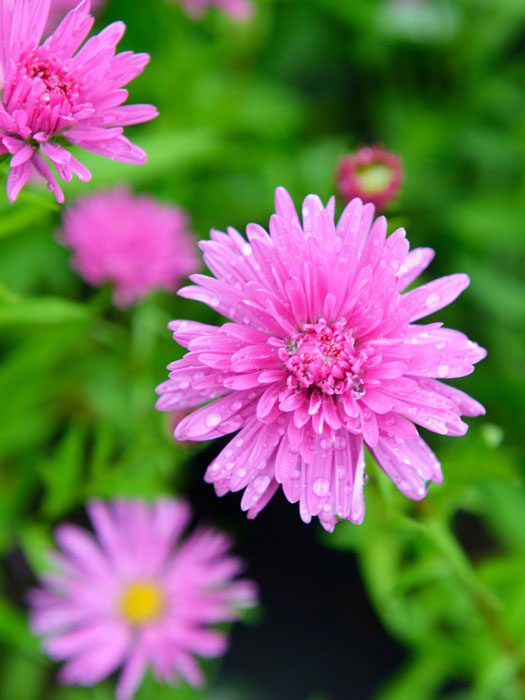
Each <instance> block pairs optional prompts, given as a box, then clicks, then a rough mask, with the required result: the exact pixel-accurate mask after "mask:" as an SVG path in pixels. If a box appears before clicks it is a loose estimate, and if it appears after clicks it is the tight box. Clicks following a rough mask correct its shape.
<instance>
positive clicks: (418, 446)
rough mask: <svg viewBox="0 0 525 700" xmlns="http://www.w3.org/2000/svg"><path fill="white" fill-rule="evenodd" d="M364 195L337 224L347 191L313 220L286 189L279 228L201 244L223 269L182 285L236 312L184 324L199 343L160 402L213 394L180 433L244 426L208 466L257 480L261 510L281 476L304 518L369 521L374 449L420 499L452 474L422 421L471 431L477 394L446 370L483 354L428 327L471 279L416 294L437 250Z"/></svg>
mask: <svg viewBox="0 0 525 700" xmlns="http://www.w3.org/2000/svg"><path fill="white" fill-rule="evenodd" d="M373 214H374V207H373V206H372V205H370V204H368V205H365V206H363V204H362V202H361V200H359V199H354V200H353V201H352V202H350V204H349V205H348V206H347V207H346V209H345V210H344V212H343V214H342V216H341V218H340V219H339V221H338V222H337V223H335V222H334V202H333V199H332V200H330V202H329V203H328V206H326V207H324V206H323V205H322V203H321V201H320V200H319V199H318V198H317V197H315V196H313V195H310V196H309V197H307V198H306V199H305V201H304V204H303V217H302V222H301V221H300V219H299V217H298V216H297V213H296V211H295V208H294V206H293V203H292V201H291V199H290V197H289V195H288V193H287V192H286V191H285V190H283V189H281V188H279V189H278V190H277V192H276V214H275V215H274V216H272V218H271V219H270V235H268V233H267V232H266V231H265V230H264V229H262V228H261V227H260V226H256V225H254V224H250V225H249V226H248V229H247V233H248V240H249V242H247V241H246V240H245V239H244V238H243V237H242V236H241V235H240V234H239V233H237V231H235V230H234V229H228V233H227V234H224V233H221V232H219V231H212V233H211V241H205V242H201V248H202V249H203V250H204V259H205V262H206V264H207V265H208V267H209V268H210V270H211V271H212V273H213V274H214V275H215V277H216V279H213V278H211V277H206V276H204V275H193V276H192V277H191V280H192V281H193V282H195V283H196V286H192V287H185V288H183V289H182V290H180V292H179V294H181V295H182V296H185V297H187V298H190V299H196V300H199V301H202V302H204V303H206V304H209V305H210V306H211V307H213V308H214V309H216V310H217V311H218V312H219V313H221V314H223V315H224V316H226V317H227V318H228V319H230V321H231V322H228V323H225V324H224V325H223V326H221V327H220V328H216V327H214V326H209V325H205V324H201V323H196V322H189V321H173V322H172V323H170V324H169V327H170V328H171V329H172V330H173V332H174V338H175V339H176V340H177V341H178V342H179V343H180V344H181V345H183V346H185V347H186V348H188V350H189V352H188V353H187V354H186V355H185V356H184V357H183V358H182V359H181V360H177V361H176V362H174V363H172V364H171V365H169V369H170V378H169V379H168V381H166V382H164V383H163V384H161V385H160V386H159V387H158V393H159V394H161V395H162V396H161V398H160V399H159V401H158V402H157V407H158V408H159V409H160V410H179V409H182V408H185V407H188V406H191V405H195V404H198V403H203V402H205V401H209V400H210V399H216V400H215V401H213V402H211V403H208V404H207V405H205V406H203V407H202V408H200V409H198V410H197V411H195V412H194V413H192V414H190V415H189V416H187V417H185V418H184V419H183V420H182V421H181V422H180V423H179V424H178V425H177V428H176V430H175V437H176V438H177V439H179V440H205V439H208V438H214V437H219V436H222V435H227V434H228V433H232V432H235V431H237V430H239V431H240V432H239V434H238V435H237V436H236V437H234V438H233V440H231V441H230V443H229V444H228V445H227V446H226V447H225V448H224V449H223V451H222V452H221V453H220V454H219V456H218V457H217V459H216V460H215V461H214V462H213V463H212V464H211V465H210V467H209V468H208V471H207V472H206V477H205V478H206V480H207V481H210V482H212V483H213V484H214V485H215V489H216V491H217V493H218V494H219V495H223V494H224V493H226V492H227V491H238V490H240V489H245V491H244V495H243V498H242V502H241V507H242V508H243V509H244V510H247V511H248V515H249V517H254V516H255V515H256V514H257V513H258V512H259V511H260V510H261V509H262V508H263V507H264V505H266V503H268V501H269V500H270V498H271V497H272V495H273V494H274V493H275V491H276V489H277V488H278V486H279V485H282V487H283V490H284V493H285V495H286V497H287V498H288V500H290V501H291V502H296V501H299V510H300V514H301V517H302V518H303V520H305V521H306V522H308V521H309V520H310V519H311V517H312V516H313V515H317V516H319V518H320V520H321V522H322V524H323V526H324V527H325V528H326V529H328V530H332V529H333V527H334V525H335V523H336V521H337V519H338V518H344V519H348V520H351V521H353V522H361V520H362V518H363V516H364V502H363V484H364V476H363V472H364V456H363V447H364V445H365V444H366V446H367V447H368V448H369V450H370V451H371V452H372V454H373V456H374V457H375V459H376V460H377V462H378V463H379V464H380V466H381V467H382V468H383V469H384V471H385V472H386V473H387V474H388V476H390V478H391V479H392V480H393V481H394V482H395V483H396V485H397V486H398V487H399V489H400V490H401V491H402V492H403V493H404V494H405V495H407V496H409V497H410V498H414V499H419V498H422V497H423V496H424V495H425V493H426V484H427V482H428V481H435V482H439V481H441V479H442V475H441V469H440V465H439V462H438V461H437V459H436V457H435V456H434V455H433V453H432V452H431V450H430V449H429V448H428V446H427V445H426V444H425V442H423V440H422V439H421V438H420V437H419V433H418V429H417V427H416V426H417V425H419V426H423V427H424V428H428V429H429V430H433V431H435V432H438V433H441V434H448V435H463V434H464V433H465V431H466V430H467V427H468V426H467V425H466V423H464V422H463V421H462V420H461V415H462V414H463V415H469V416H474V415H479V414H481V413H483V412H484V409H483V407H482V406H480V404H479V403H478V402H477V401H474V399H471V398H470V397H469V396H467V395H466V394H463V393H462V392H461V391H458V390H457V389H455V388H453V387H451V386H448V385H445V384H442V383H441V382H439V381H436V379H443V378H453V377H460V376H463V375H465V374H468V373H470V372H471V371H473V364H474V363H475V362H478V361H479V360H480V359H482V358H483V357H484V356H485V351H484V350H483V348H480V347H479V346H478V345H476V344H475V343H473V342H471V341H470V340H469V339H468V338H467V337H466V336H465V335H463V334H462V333H459V332H458V331H455V330H451V329H449V328H443V327H442V324H441V323H430V324H427V325H419V324H416V323H415V321H418V320H419V319H421V318H424V317H425V316H427V315H429V314H431V313H433V312H435V311H438V310H439V309H441V308H443V307H444V306H446V305H447V304H449V303H450V302H451V301H453V300H454V299H455V298H456V297H457V296H458V294H460V293H461V292H462V291H463V289H465V287H466V286H467V285H468V281H469V280H468V277H467V276H466V275H462V274H456V275H450V276H448V277H443V278H441V279H438V280H435V281H433V282H429V283H427V284H424V285H422V286H421V287H418V288H416V289H413V290H412V291H409V292H404V289H405V288H406V287H407V286H408V285H409V284H410V283H411V282H412V281H413V280H414V279H415V278H416V277H417V275H418V274H419V273H420V272H421V271H422V270H424V269H425V267H426V266H427V265H428V263H429V262H430V261H431V259H432V257H433V251H431V250H430V249H428V248H416V249H415V250H413V251H411V252H409V246H408V242H407V240H406V238H405V231H404V230H403V229H398V230H397V231H394V232H393V233H392V234H391V235H390V236H388V237H387V224H386V220H385V219H384V217H379V218H378V219H377V220H375V221H374V220H373Z"/></svg>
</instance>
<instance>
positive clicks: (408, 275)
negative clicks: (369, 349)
mask: <svg viewBox="0 0 525 700" xmlns="http://www.w3.org/2000/svg"><path fill="white" fill-rule="evenodd" d="M434 255H435V251H434V250H432V248H414V250H411V251H410V253H409V254H408V255H407V257H406V258H405V261H404V262H403V264H402V265H401V267H400V268H399V272H398V275H399V290H400V291H403V290H404V289H406V287H408V285H409V284H411V283H412V282H413V281H414V280H415V279H416V278H417V277H419V275H420V274H421V273H422V272H423V270H426V268H427V267H428V266H429V265H430V263H431V262H432V260H433V259H434Z"/></svg>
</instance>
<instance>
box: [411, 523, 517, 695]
mask: <svg viewBox="0 0 525 700" xmlns="http://www.w3.org/2000/svg"><path fill="white" fill-rule="evenodd" d="M422 531H423V532H424V533H425V535H426V537H427V538H428V539H429V540H430V541H431V542H432V544H433V545H434V546H435V547H436V549H438V550H439V552H440V553H441V554H442V556H443V558H444V560H445V561H446V563H447V564H448V566H449V567H450V569H451V570H452V572H453V573H454V575H455V576H456V577H457V579H458V581H460V582H461V584H462V585H463V587H464V588H465V590H466V591H467V592H468V593H469V595H470V597H471V599H472V601H473V603H474V605H475V607H476V609H477V610H478V612H479V614H480V616H481V618H482V619H483V621H484V623H485V625H486V627H487V629H488V631H489V633H490V634H491V636H492V637H493V638H494V639H495V640H496V642H497V644H498V646H499V647H500V648H501V650H502V652H503V653H504V654H505V655H506V656H507V657H509V659H510V660H511V662H512V663H513V665H515V667H516V668H517V669H518V670H517V674H516V675H517V678H518V680H519V682H520V685H521V687H522V689H523V697H525V664H524V659H523V654H522V652H521V650H520V648H519V646H518V645H517V644H516V642H515V641H514V640H513V639H512V637H511V636H510V635H509V633H508V632H507V630H506V628H505V626H504V625H503V624H502V622H501V619H500V614H499V613H500V611H501V610H502V608H503V603H502V601H501V600H500V599H499V598H498V597H497V596H496V595H494V594H493V593H492V592H491V591H489V590H488V589H487V588H486V587H485V586H484V585H483V584H482V583H481V581H480V580H479V578H478V576H477V574H476V571H475V570H474V567H473V566H472V564H471V563H470V561H469V560H468V558H467V556H466V554H465V552H464V551H463V549H462V547H461V546H460V544H459V542H458V541H457V539H456V538H455V536H454V534H453V533H452V531H451V530H450V528H449V527H448V526H447V525H446V524H445V523H444V522H442V521H438V520H435V519H430V520H427V521H426V523H425V526H424V527H423V528H422Z"/></svg>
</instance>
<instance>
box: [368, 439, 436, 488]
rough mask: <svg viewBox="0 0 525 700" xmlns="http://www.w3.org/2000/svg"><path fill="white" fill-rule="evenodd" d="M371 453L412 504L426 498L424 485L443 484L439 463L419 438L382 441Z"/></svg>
mask: <svg viewBox="0 0 525 700" xmlns="http://www.w3.org/2000/svg"><path fill="white" fill-rule="evenodd" d="M372 453H373V455H374V458H375V459H376V460H377V462H378V464H379V465H380V466H381V468H382V469H383V471H384V472H385V473H386V474H387V475H388V476H389V477H390V478H391V479H392V481H393V482H394V483H395V485H396V486H397V487H398V489H399V490H400V491H401V492H402V493H404V494H405V496H408V498H412V499H413V500H416V501H418V500H421V499H422V498H424V496H425V495H426V492H427V489H426V486H425V483H424V482H425V481H434V482H436V483H438V484H440V483H441V482H442V481H443V476H442V473H441V466H440V464H439V462H438V461H437V459H436V457H435V455H434V453H433V452H432V450H431V449H430V448H429V447H428V445H427V444H426V443H425V442H424V441H423V440H422V439H421V438H414V439H413V440H403V439H402V438H382V439H381V440H380V441H379V442H378V444H377V445H376V446H375V447H374V448H373V450H372Z"/></svg>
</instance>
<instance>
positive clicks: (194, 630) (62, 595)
mask: <svg viewBox="0 0 525 700" xmlns="http://www.w3.org/2000/svg"><path fill="white" fill-rule="evenodd" d="M88 512H89V516H90V518H91V522H92V523H93V527H94V529H95V537H93V535H91V534H90V533H88V532H86V531H85V530H84V529H82V528H80V527H77V526H76V525H69V524H63V525H60V526H59V527H58V529H57V531H56V540H57V542H58V544H59V546H60V549H61V551H60V552H54V561H55V564H56V567H57V572H56V573H51V574H48V575H45V576H43V577H42V582H41V583H42V586H41V588H39V589H36V590H33V591H32V592H31V594H30V603H31V606H32V611H31V622H32V628H33V630H34V631H35V633H36V634H38V635H43V636H44V648H45V651H46V652H47V653H48V654H49V656H51V657H52V658H53V659H55V660H57V661H65V662H66V663H65V665H64V666H63V668H62V670H61V673H60V680H61V682H63V683H66V684H68V685H94V684H96V683H98V682H99V681H101V680H102V679H104V678H106V676H108V675H110V674H111V673H113V672H114V671H115V670H116V669H117V668H118V667H119V666H121V665H122V666H123V670H122V673H121V675H120V679H119V681H118V685H117V691H116V696H117V698H118V699H119V700H126V699H127V698H131V697H132V696H133V694H134V692H135V690H136V689H137V687H138V685H139V683H140V681H141V678H142V676H143V674H144V672H145V670H146V667H147V666H149V665H150V666H151V667H152V668H153V672H154V674H155V676H156V677H157V678H158V679H159V681H164V682H167V683H176V682H177V681H178V679H179V677H180V676H183V677H184V678H185V679H186V680H187V682H188V683H189V684H190V685H192V686H200V685H202V684H203V681H204V677H203V675H202V673H201V671H200V669H199V667H198V665H197V663H196V661H195V659H194V655H199V656H203V657H216V656H220V655H221V654H223V653H224V651H225V649H226V646H227V640H226V637H225V636H224V634H223V633H222V632H219V631H218V630H215V629H210V627H209V626H210V625H214V624H216V623H219V622H229V621H233V620H236V619H238V617H239V609H240V608H243V607H250V606H252V605H254V603H255V597H256V591H255V586H254V584H253V583H252V582H251V581H247V580H245V579H240V580H239V579H238V580H233V577H235V576H236V575H237V574H238V573H239V572H240V571H241V570H242V563H241V561H240V560H239V559H238V558H237V557H233V556H231V555H230V554H229V549H230V545H231V542H230V541H229V539H228V538H227V537H226V536H224V535H222V534H220V533H218V532H216V531H214V530H205V529H200V530H197V531H196V532H193V533H192V534H191V535H189V536H188V537H187V538H186V540H185V541H183V542H181V541H180V537H181V534H182V531H183V530H184V528H185V527H186V525H187V523H188V521H189V519H190V515H191V513H190V508H189V507H188V506H187V505H186V504H185V503H182V502H179V501H174V500H161V501H157V502H156V503H154V504H146V503H144V502H141V501H122V500H119V501H114V502H112V503H110V504H104V503H101V502H98V501H92V502H91V503H90V504H89V505H88Z"/></svg>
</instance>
